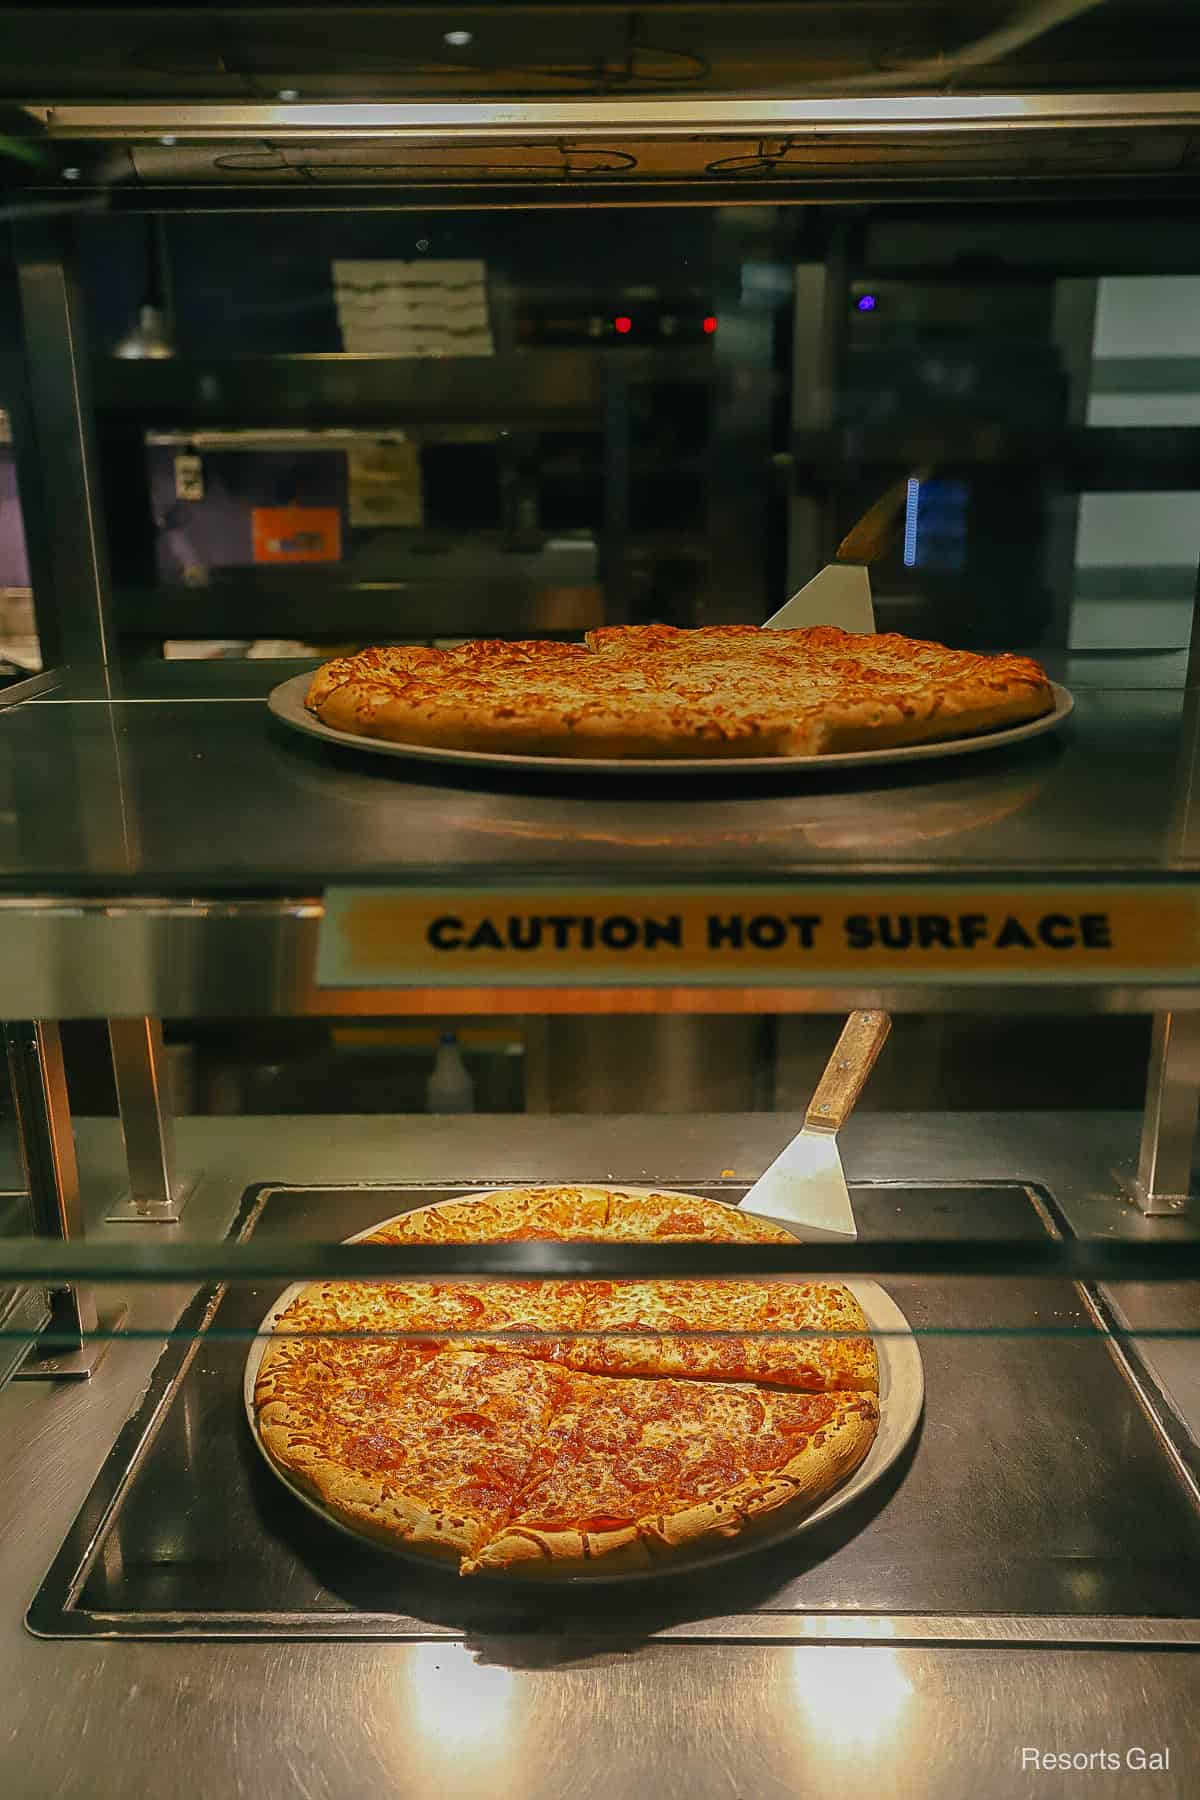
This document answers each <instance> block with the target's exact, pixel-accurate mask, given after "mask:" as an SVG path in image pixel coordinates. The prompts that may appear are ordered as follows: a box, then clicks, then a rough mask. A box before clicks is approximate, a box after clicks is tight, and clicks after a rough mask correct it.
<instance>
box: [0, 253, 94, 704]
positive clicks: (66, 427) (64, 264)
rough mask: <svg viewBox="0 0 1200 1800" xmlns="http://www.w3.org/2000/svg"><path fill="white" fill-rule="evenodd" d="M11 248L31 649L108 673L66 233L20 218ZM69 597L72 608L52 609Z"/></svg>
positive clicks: (88, 403) (77, 312)
mask: <svg viewBox="0 0 1200 1800" xmlns="http://www.w3.org/2000/svg"><path fill="white" fill-rule="evenodd" d="M13 248H14V251H15V255H16V263H17V282H18V288H19V292H20V307H21V322H22V331H23V336H24V352H25V355H24V369H23V380H21V381H20V382H19V383H18V388H19V391H18V393H16V394H14V395H13V396H12V404H13V407H14V411H15V413H16V417H15V418H14V421H13V445H14V454H15V456H16V462H17V479H18V482H19V484H20V489H21V501H22V512H23V515H24V520H25V532H26V539H27V547H28V555H29V565H30V571H31V575H32V582H33V597H34V600H33V604H34V617H35V619H36V621H37V630H38V641H39V643H40V645H41V651H42V658H43V661H44V662H45V663H46V664H47V665H51V664H62V663H83V664H87V665H90V666H95V667H98V668H100V669H106V668H107V666H108V663H109V660H110V655H111V648H112V643H113V635H112V626H111V619H110V614H111V587H112V584H111V579H110V576H109V568H108V550H107V544H106V542H105V536H104V531H103V528H102V506H101V500H100V479H99V470H98V464H97V459H96V443H95V422H94V421H95V413H94V408H93V405H92V399H91V392H90V386H89V381H88V364H87V358H86V356H85V355H84V354H83V345H84V343H85V335H84V309H83V302H82V299H81V296H80V292H79V284H78V280H77V277H76V271H75V256H74V244H73V241H72V238H71V234H70V227H69V226H68V225H65V224H64V223H63V222H62V221H61V219H49V220H48V219H46V218H45V217H39V218H34V219H32V220H26V219H22V220H21V222H20V223H19V225H18V226H15V227H14V229H13ZM67 594H70V595H71V596H72V604H71V605H70V606H63V605H60V604H58V602H59V600H60V598H61V597H62V596H64V595H67Z"/></svg>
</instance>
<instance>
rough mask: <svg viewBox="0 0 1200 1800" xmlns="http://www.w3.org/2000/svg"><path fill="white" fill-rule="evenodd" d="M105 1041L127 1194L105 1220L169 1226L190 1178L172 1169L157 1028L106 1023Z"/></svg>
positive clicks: (171, 1127)
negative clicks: (109, 1050) (121, 1137)
mask: <svg viewBox="0 0 1200 1800" xmlns="http://www.w3.org/2000/svg"><path fill="white" fill-rule="evenodd" d="M108 1038H109V1043H110V1044H111V1045H112V1057H113V1074H114V1075H115V1076H116V1083H117V1103H118V1105H119V1106H120V1109H121V1131H122V1133H123V1135H124V1138H125V1159H126V1162H127V1164H128V1168H129V1192H128V1193H127V1194H125V1195H124V1196H123V1197H122V1198H121V1200H120V1201H119V1202H118V1203H117V1205H116V1206H115V1207H114V1208H113V1210H112V1211H111V1212H110V1213H109V1214H108V1218H109V1219H111V1220H124V1221H128V1220H140V1221H142V1222H144V1223H147V1224H154V1223H157V1224H163V1225H173V1224H175V1223H176V1222H177V1220H178V1218H179V1215H180V1213H181V1212H182V1211H183V1208H184V1204H185V1203H186V1201H187V1198H188V1195H189V1194H190V1193H191V1191H192V1189H193V1188H194V1187H195V1185H196V1178H195V1177H194V1176H191V1177H187V1178H184V1177H181V1176H180V1175H179V1174H178V1173H177V1171H176V1167H175V1116H174V1113H173V1111H172V1108H171V1097H170V1094H169V1092H168V1090H167V1068H166V1054H165V1051H164V1049H163V1036H162V1025H161V1023H160V1022H159V1020H158V1019H110V1020H109V1021H108Z"/></svg>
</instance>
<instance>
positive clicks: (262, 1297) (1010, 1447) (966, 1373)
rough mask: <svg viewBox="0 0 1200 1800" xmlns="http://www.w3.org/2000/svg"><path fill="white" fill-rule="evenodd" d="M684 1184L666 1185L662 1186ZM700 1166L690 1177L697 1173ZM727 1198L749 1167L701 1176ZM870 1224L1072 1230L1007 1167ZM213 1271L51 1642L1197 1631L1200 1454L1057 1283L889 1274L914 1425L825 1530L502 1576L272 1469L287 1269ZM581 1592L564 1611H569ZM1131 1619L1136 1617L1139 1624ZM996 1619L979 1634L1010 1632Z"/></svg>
mask: <svg viewBox="0 0 1200 1800" xmlns="http://www.w3.org/2000/svg"><path fill="white" fill-rule="evenodd" d="M665 1185H669V1183H667V1184H665ZM693 1185H694V1184H693ZM456 1191H458V1190H455V1189H451V1188H446V1187H419V1188H418V1187H409V1188H396V1187H357V1188H344V1189H332V1188H323V1189H308V1188H285V1187H279V1186H263V1187H256V1188H251V1189H248V1190H247V1192H246V1194H245V1196H244V1197H243V1201H242V1206H241V1209H240V1212H239V1216H238V1219H237V1220H236V1221H235V1224H234V1226H233V1228H232V1230H233V1233H234V1234H237V1233H242V1232H245V1231H248V1230H252V1231H253V1232H254V1233H255V1234H256V1236H259V1237H261V1236H264V1235H265V1236H283V1237H292V1238H295V1237H299V1238H308V1239H314V1238H322V1237H324V1238H342V1237H346V1236H348V1235H350V1234H351V1233H352V1232H354V1231H358V1230H362V1229H364V1228H366V1227H367V1226H369V1225H370V1224H372V1223H373V1222H374V1221H376V1220H378V1219H381V1218H385V1217H387V1216H388V1215H389V1214H391V1213H395V1212H398V1211H402V1210H403V1209H404V1208H405V1207H406V1206H415V1205H423V1204H427V1203H429V1202H430V1201H433V1200H438V1199H443V1198H447V1197H449V1196H450V1195H451V1194H452V1193H454V1192H456ZM695 1191H697V1192H701V1193H711V1194H714V1195H716V1196H719V1197H721V1198H724V1199H730V1198H734V1197H736V1196H738V1195H739V1194H740V1193H741V1192H743V1191H744V1188H743V1187H742V1186H740V1185H739V1184H735V1183H729V1184H721V1185H719V1186H716V1187H708V1188H704V1187H701V1188H696V1189H695ZM854 1203H855V1210H856V1213H857V1216H858V1220H859V1226H860V1231H861V1233H862V1235H863V1236H864V1237H866V1238H871V1237H875V1238H882V1237H892V1238H895V1237H914V1238H943V1239H945V1240H947V1241H952V1240H955V1239H958V1240H961V1239H963V1238H975V1237H979V1236H982V1235H986V1236H988V1237H991V1238H1000V1237H1009V1238H1024V1239H1030V1238H1037V1237H1039V1236H1041V1235H1042V1234H1043V1233H1045V1232H1050V1233H1051V1234H1052V1235H1059V1234H1060V1233H1062V1232H1063V1231H1065V1227H1064V1225H1063V1222H1062V1220H1061V1218H1060V1217H1059V1216H1058V1214H1057V1210H1056V1208H1055V1207H1054V1204H1053V1201H1052V1199H1051V1198H1050V1197H1049V1196H1048V1195H1046V1194H1044V1193H1040V1192H1038V1191H1037V1190H1035V1189H1032V1188H1029V1187H1025V1186H1021V1185H1018V1184H1015V1183H1012V1184H1008V1183H980V1184H973V1185H960V1186H955V1187H940V1188H933V1187H921V1186H909V1185H901V1184H880V1185H875V1186H864V1187H857V1188H855V1190H854ZM276 1285H278V1286H279V1287H282V1286H283V1285H284V1284H283V1283H282V1282H281V1283H278V1284H275V1283H270V1284H262V1283H257V1284H254V1285H253V1286H251V1285H246V1286H242V1287H237V1288H233V1287H231V1288H228V1289H225V1290H221V1289H216V1290H212V1289H210V1290H207V1291H205V1292H202V1293H201V1294H199V1295H198V1296H197V1298H196V1300H195V1301H194V1302H193V1303H192V1306H191V1307H190V1308H189V1311H188V1313H187V1314H186V1315H185V1317H184V1320H183V1321H182V1322H181V1327H180V1331H181V1332H189V1331H191V1332H195V1333H197V1334H198V1335H196V1336H195V1337H194V1338H193V1339H192V1340H191V1341H186V1340H183V1341H181V1339H180V1336H179V1334H177V1335H176V1338H175V1339H174V1340H173V1341H172V1342H171V1343H169V1344H168V1345H167V1347H166V1349H165V1350H164V1352H163V1355H162V1357H161V1358H160V1360H159V1363H158V1365H157V1367H156V1369H155V1372H154V1375H153V1377H152V1379H151V1382H150V1384H149V1387H148V1388H147V1391H146V1394H145V1396H144V1398H143V1400H142V1403H141V1405H140V1407H139V1408H138V1410H137V1412H136V1413H135V1415H134V1416H133V1417H132V1418H131V1419H130V1420H129V1421H128V1423H127V1424H126V1426H125V1427H124V1429H123V1430H122V1432H121V1435H120V1437H119V1438H118V1441H117V1443H116V1445H115V1446H114V1448H113V1451H112V1452H111V1454H110V1456H109V1458H108V1459H107V1461H106V1463H105V1465H104V1468H103V1469H102V1470H101V1473H100V1475H99V1477H98V1478H97V1481H96V1483H95V1486H94V1487H93V1489H92V1492H91V1494H90V1495H89V1497H88V1499H87V1501H86V1502H85V1504H84V1506H83V1508H82V1510H81V1512H80V1514H79V1516H78V1518H77V1519H76V1521H75V1524H74V1526H73V1527H72V1530H71V1533H70V1535H69V1537H68V1539H67V1541H66V1543H65V1544H64V1545H63V1547H62V1549H61V1551H60V1553H59V1555H58V1557H57V1558H56V1559H55V1562H54V1564H53V1566H52V1568H51V1570H50V1572H49V1574H48V1575H47V1577H46V1580H45V1582H44V1583H43V1585H42V1587H41V1589H40V1590H39V1592H38V1594H37V1596H36V1598H35V1600H34V1602H33V1605H32V1606H31V1608H30V1611H29V1615H28V1624H29V1627H30V1629H31V1630H32V1631H34V1632H35V1633H36V1634H38V1635H41V1636H50V1637H91V1636H112V1637H120V1636H126V1637H178V1638H208V1637H215V1638H223V1637H322V1638H328V1637H335V1638H364V1637H370V1638H384V1639H411V1638H430V1637H438V1636H442V1635H451V1636H470V1637H479V1636H485V1635H486V1636H497V1635H505V1636H507V1635H516V1634H530V1635H531V1636H539V1635H540V1636H545V1635H546V1634H552V1635H555V1636H557V1637H559V1638H561V1636H562V1635H563V1634H564V1633H566V1634H569V1635H571V1634H579V1635H581V1636H584V1637H596V1638H603V1639H605V1640H606V1641H611V1640H612V1639H613V1637H614V1636H615V1637H617V1638H618V1639H620V1640H622V1641H630V1642H632V1641H636V1640H640V1639H643V1638H645V1637H646V1636H647V1635H649V1634H652V1633H660V1634H667V1635H671V1636H674V1637H685V1638H693V1639H712V1638H718V1639H729V1638H731V1637H736V1638H739V1639H742V1640H745V1639H747V1638H749V1639H755V1638H775V1639H778V1638H781V1637H783V1638H786V1637H788V1636H804V1635H812V1634H813V1632H814V1630H819V1629H820V1628H821V1625H822V1622H823V1621H824V1623H825V1625H826V1627H827V1626H828V1623H829V1615H836V1616H837V1623H838V1625H839V1627H841V1628H842V1629H841V1630H840V1631H839V1635H842V1634H844V1630H845V1629H846V1627H847V1626H848V1627H849V1628H850V1629H851V1633H852V1634H853V1632H854V1631H855V1630H861V1632H862V1634H863V1635H864V1636H867V1637H872V1636H877V1635H879V1634H880V1632H881V1631H883V1632H885V1633H886V1635H889V1636H897V1637H901V1638H907V1639H912V1638H914V1637H915V1638H918V1639H928V1640H930V1641H936V1640H938V1639H942V1638H947V1637H951V1638H964V1637H966V1638H970V1637H972V1636H977V1635H980V1630H979V1626H980V1621H981V1620H984V1619H986V1618H990V1619H991V1620H993V1621H996V1620H1005V1621H1008V1624H1007V1626H1006V1627H1005V1631H1006V1632H1007V1633H1008V1634H1009V1635H1011V1636H1012V1637H1014V1638H1015V1639H1017V1640H1019V1641H1022V1642H1028V1641H1043V1640H1045V1639H1046V1638H1049V1639H1051V1640H1058V1639H1062V1640H1065V1641H1098V1640H1101V1641H1111V1640H1112V1639H1113V1638H1114V1637H1117V1638H1124V1637H1130V1638H1136V1639H1141V1640H1144V1639H1146V1638H1148V1637H1150V1638H1154V1639H1156V1640H1158V1639H1163V1640H1166V1641H1175V1640H1176V1639H1178V1640H1179V1641H1191V1640H1192V1638H1193V1637H1194V1635H1195V1632H1194V1630H1193V1629H1191V1628H1190V1627H1191V1626H1192V1625H1193V1623H1194V1622H1193V1621H1192V1613H1193V1611H1194V1608H1193V1607H1191V1606H1190V1604H1189V1601H1190V1597H1191V1596H1192V1595H1194V1594H1195V1592H1196V1591H1197V1586H1198V1583H1200V1506H1198V1504H1197V1490H1196V1486H1195V1483H1194V1481H1193V1479H1192V1477H1191V1475H1190V1473H1189V1469H1188V1461H1189V1445H1188V1443H1187V1442H1184V1441H1180V1438H1179V1428H1178V1427H1177V1425H1175V1424H1174V1423H1173V1416H1172V1415H1170V1414H1169V1412H1168V1411H1167V1409H1165V1408H1164V1407H1162V1406H1161V1405H1160V1404H1159V1402H1158V1400H1157V1397H1156V1395H1155V1393H1154V1391H1153V1390H1152V1388H1151V1386H1150V1384H1149V1383H1148V1381H1147V1380H1146V1377H1145V1375H1144V1372H1143V1371H1142V1370H1141V1368H1140V1364H1139V1360H1138V1358H1137V1356H1136V1351H1132V1350H1131V1349H1130V1348H1129V1347H1128V1346H1122V1345H1121V1344H1120V1343H1119V1342H1118V1341H1117V1340H1116V1339H1114V1338H1113V1337H1112V1336H1106V1335H1104V1334H1103V1332H1102V1331H1100V1332H1098V1331H1097V1325H1100V1326H1101V1327H1103V1326H1105V1325H1106V1323H1107V1315H1106V1314H1105V1312H1104V1309H1103V1303H1102V1302H1101V1301H1100V1300H1099V1299H1098V1297H1097V1296H1095V1295H1091V1294H1089V1293H1087V1292H1085V1291H1083V1290H1080V1289H1077V1288H1075V1287H1073V1286H1071V1285H1070V1284H1068V1283H1066V1282H1064V1281H1054V1280H1046V1281H1029V1280H1018V1279H1013V1278H996V1279H991V1278H989V1277H978V1276H976V1277H971V1278H962V1277H959V1278H939V1277H937V1276H936V1275H935V1276H932V1277H929V1278H923V1279H920V1280H917V1279H909V1278H904V1279H894V1280H891V1281H889V1282H888V1288H889V1290H890V1291H891V1292H892V1293H893V1294H894V1296H895V1298H896V1300H897V1301H898V1302H899V1304H900V1305H901V1307H902V1308H903V1309H904V1311H905V1313H906V1314H907V1316H908V1318H909V1320H910V1321H911V1323H912V1325H913V1326H914V1328H915V1329H917V1330H918V1331H920V1332H922V1334H923V1335H922V1339H921V1345H922V1355H923V1358H924V1363H925V1372H926V1408H925V1419H924V1424H923V1427H922V1429H921V1431H920V1433H919V1434H918V1437H917V1439H916V1440H915V1442H914V1445H913V1448H912V1450H911V1452H910V1453H909V1454H908V1455H907V1456H906V1457H904V1458H902V1459H901V1461H900V1463H899V1464H898V1465H897V1466H896V1468H895V1469H894V1470H893V1471H892V1472H891V1474H890V1475H889V1477H888V1478H887V1479H886V1480H885V1481H884V1482H882V1483H881V1484H880V1485H879V1486H878V1487H877V1488H875V1489H873V1490H872V1491H871V1493H870V1494H868V1495H865V1496H864V1497H863V1500H862V1501H861V1503H859V1504H857V1505H855V1506H853V1507H850V1508H848V1509H847V1510H846V1511H845V1512H843V1513H840V1514H838V1515H837V1517H836V1518H835V1519H831V1520H830V1521H829V1522H828V1523H827V1524H825V1525H822V1526H819V1527H816V1528H815V1529H814V1530H813V1531H812V1532H811V1533H808V1534H805V1535H803V1536H802V1537H799V1538H796V1539H793V1540H791V1541H790V1542H787V1543H785V1544H782V1545H774V1546H771V1547H769V1548H764V1549H763V1550H762V1551H761V1552H757V1553H753V1554H751V1555H748V1556H747V1557H745V1558H743V1559H742V1560H741V1561H739V1562H738V1563H736V1564H733V1565H725V1566H718V1567H716V1568H714V1569H713V1570H712V1571H711V1572H702V1573H697V1572H696V1571H695V1570H692V1571H689V1572H688V1573H687V1575H686V1577H680V1578H679V1579H678V1580H674V1579H673V1578H671V1577H669V1576H668V1577H666V1578H664V1577H662V1576H658V1577H657V1578H656V1580H655V1582H654V1584H653V1586H651V1585H649V1584H648V1585H647V1587H646V1588H645V1589H644V1590H643V1589H640V1588H639V1587H637V1586H632V1587H626V1588H624V1589H622V1590H620V1591H619V1592H608V1593H599V1592H597V1593H594V1594H590V1593H581V1594H576V1593H574V1592H573V1593H572V1595H571V1597H570V1601H569V1604H568V1603H565V1602H564V1600H563V1598H562V1596H561V1595H544V1594H543V1595H539V1594H538V1593H536V1592H533V1591H531V1592H529V1593H528V1594H526V1593H524V1592H521V1593H518V1594H516V1595H514V1593H513V1591H512V1589H511V1588H506V1589H505V1590H504V1591H503V1592H501V1591H498V1590H497V1589H496V1588H494V1587H490V1586H487V1585H485V1584H483V1583H479V1582H473V1581H470V1580H463V1579H461V1578H459V1577H458V1576H457V1575H455V1574H453V1573H451V1572H447V1571H444V1570H441V1569H438V1568H431V1569H429V1570H427V1571H426V1570H424V1569H420V1568H416V1567H414V1566H412V1565H410V1564H408V1563H407V1562H401V1561H398V1560H397V1559H395V1558H393V1557H389V1556H386V1555H384V1554H381V1553H379V1552H376V1551H373V1550H372V1549H371V1548H370V1547H367V1546H362V1547H360V1546H357V1545H355V1544H354V1543H352V1542H351V1541H350V1540H348V1539H347V1538H345V1537H344V1536H342V1535H341V1534H339V1533H336V1532H334V1531H332V1530H331V1529H329V1528H328V1527H326V1526H325V1525H323V1524H322V1523H321V1521H320V1520H318V1519H316V1518H314V1517H313V1516H312V1514H311V1513H309V1512H308V1511H307V1510H306V1509H305V1508H304V1507H303V1506H301V1505H300V1504H299V1502H298V1501H296V1500H295V1499H294V1497H293V1496H291V1495H290V1494H289V1493H288V1492H287V1491H286V1489H284V1488H283V1487H281V1485H280V1484H279V1483H278V1482H276V1481H275V1480H273V1478H272V1476H271V1474H270V1472H269V1471H268V1470H267V1469H266V1468H265V1466H264V1465H263V1463H262V1461H261V1458H260V1456H259V1454H258V1451H257V1450H256V1448H255V1446H254V1444H253V1442H252V1440H251V1436H250V1432H249V1428H248V1426H247V1423H246V1419H245V1415H244V1412H243V1409H242V1403H241V1379H242V1369H243V1364H244V1361H245V1356H246V1336H247V1334H249V1333H252V1332H253V1330H254V1328H255V1326H256V1325H257V1323H258V1321H259V1320H260V1319H261V1318H262V1316H263V1314H264V1312H265V1311H266V1308H267V1306H268V1304H269V1303H270V1301H271V1300H272V1299H273V1298H274V1297H275V1287H276ZM564 1608H565V1610H564ZM1122 1621H1125V1622H1126V1624H1125V1625H1122V1623H1121V1622H1122ZM1004 1634H1005V1632H1004V1631H999V1630H998V1629H991V1630H990V1631H986V1632H984V1633H983V1635H988V1636H990V1637H991V1638H993V1639H994V1638H995V1637H996V1636H997V1635H1004Z"/></svg>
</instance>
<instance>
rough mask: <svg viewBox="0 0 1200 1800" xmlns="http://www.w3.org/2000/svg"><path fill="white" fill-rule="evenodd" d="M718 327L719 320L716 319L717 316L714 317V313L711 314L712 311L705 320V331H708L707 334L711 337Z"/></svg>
mask: <svg viewBox="0 0 1200 1800" xmlns="http://www.w3.org/2000/svg"><path fill="white" fill-rule="evenodd" d="M716 329H717V321H716V319H715V318H714V317H713V315H712V314H711V313H709V315H708V317H707V319H705V321H704V330H705V332H706V334H707V335H708V336H709V337H711V336H712V334H713V332H714V331H715V330H716Z"/></svg>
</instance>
